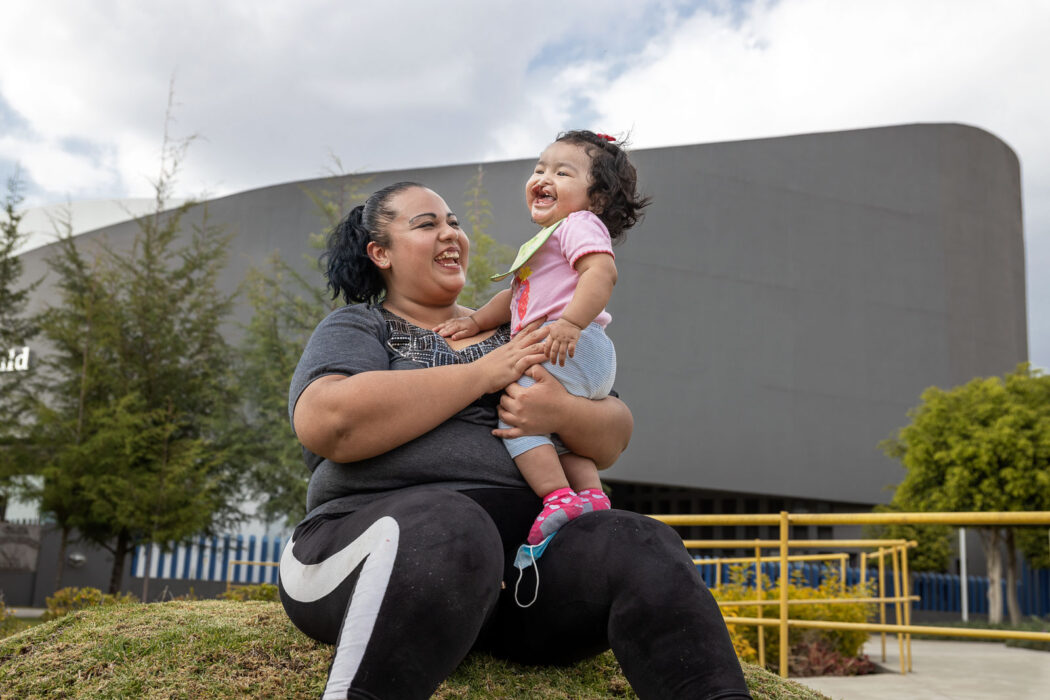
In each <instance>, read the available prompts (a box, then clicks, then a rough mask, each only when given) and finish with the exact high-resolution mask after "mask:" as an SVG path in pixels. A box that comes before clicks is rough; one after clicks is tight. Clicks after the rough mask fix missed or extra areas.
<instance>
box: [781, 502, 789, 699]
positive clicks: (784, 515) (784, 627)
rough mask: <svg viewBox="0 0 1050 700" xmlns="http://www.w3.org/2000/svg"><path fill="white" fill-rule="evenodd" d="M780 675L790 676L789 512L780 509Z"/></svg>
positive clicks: (782, 676) (783, 676)
mask: <svg viewBox="0 0 1050 700" xmlns="http://www.w3.org/2000/svg"><path fill="white" fill-rule="evenodd" d="M780 676H781V678H787V677H788V512H787V511H786V510H782V511H780Z"/></svg>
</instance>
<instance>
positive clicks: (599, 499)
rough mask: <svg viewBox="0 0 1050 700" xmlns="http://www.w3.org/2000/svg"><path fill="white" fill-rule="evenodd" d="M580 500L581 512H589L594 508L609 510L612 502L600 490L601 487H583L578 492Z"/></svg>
mask: <svg viewBox="0 0 1050 700" xmlns="http://www.w3.org/2000/svg"><path fill="white" fill-rule="evenodd" d="M577 495H579V497H580V500H581V501H583V512H584V513H590V512H592V511H595V510H609V509H610V508H612V503H610V502H609V497H608V496H606V495H605V493H604V492H602V490H601V489H583V490H582V491H580V493H579V494H577Z"/></svg>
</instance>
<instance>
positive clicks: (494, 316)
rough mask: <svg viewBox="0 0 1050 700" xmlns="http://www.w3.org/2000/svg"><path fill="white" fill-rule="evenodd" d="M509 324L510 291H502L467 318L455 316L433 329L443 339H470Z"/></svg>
mask: <svg viewBox="0 0 1050 700" xmlns="http://www.w3.org/2000/svg"><path fill="white" fill-rule="evenodd" d="M509 322H510V290H509V289H504V290H503V291H502V292H499V293H498V294H496V296H494V297H492V298H491V299H489V301H488V303H487V304H485V305H484V306H482V307H481V308H480V309H478V310H477V311H475V312H474V313H472V314H470V315H469V316H457V317H456V318H454V319H452V320H451V321H445V322H444V323H440V324H438V325H437V326H435V327H434V332H435V333H437V334H438V335H440V336H443V337H445V338H451V339H452V340H459V339H460V338H470V337H471V336H475V335H477V334H478V333H480V332H481V331H487V330H489V329H492V328H496V327H497V326H502V325H503V324H504V323H509Z"/></svg>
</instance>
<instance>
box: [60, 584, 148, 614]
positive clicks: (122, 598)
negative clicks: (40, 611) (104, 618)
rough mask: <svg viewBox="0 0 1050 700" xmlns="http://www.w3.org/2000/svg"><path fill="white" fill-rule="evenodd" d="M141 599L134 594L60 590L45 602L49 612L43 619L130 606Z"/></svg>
mask: <svg viewBox="0 0 1050 700" xmlns="http://www.w3.org/2000/svg"><path fill="white" fill-rule="evenodd" d="M137 602H139V599H138V598H137V597H136V596H135V595H134V594H132V593H118V594H116V595H110V594H109V593H103V592H102V591H100V590H99V589H97V588H90V587H89V588H76V587H69V588H60V589H59V590H57V591H55V593H54V595H52V596H50V597H49V598H47V600H45V604H46V605H47V612H45V613H44V616H43V619H45V620H54V619H57V618H59V617H62V616H63V615H68V614H69V613H71V612H73V611H75V610H83V609H84V608H92V607H95V606H99V605H128V604H129V603H137Z"/></svg>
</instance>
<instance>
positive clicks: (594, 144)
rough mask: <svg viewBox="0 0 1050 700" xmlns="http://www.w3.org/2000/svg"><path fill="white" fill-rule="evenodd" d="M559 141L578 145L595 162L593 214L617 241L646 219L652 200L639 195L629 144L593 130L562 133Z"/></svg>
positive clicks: (591, 192)
mask: <svg viewBox="0 0 1050 700" xmlns="http://www.w3.org/2000/svg"><path fill="white" fill-rule="evenodd" d="M555 141H556V142H558V141H560V142H564V143H572V144H576V145H578V146H580V147H582V148H583V149H584V151H585V152H586V153H587V155H588V156H590V159H591V186H590V187H589V188H587V196H588V197H589V198H590V200H591V205H592V207H593V211H594V213H595V214H597V215H598V218H599V219H601V220H602V223H603V224H605V227H606V228H607V229H609V236H610V237H611V238H612V239H613V240H614V241H617V240H619V239H621V238H622V237H623V235H624V233H626V232H627V229H629V228H631V227H632V226H634V225H635V224H636V223H638V222H639V221H640V220H641V218H642V211H641V210H642V208H643V207H646V206H648V205H649V203H650V202H651V201H652V198H651V197H642V196H639V195H638V192H637V186H638V173H637V171H636V170H635V169H634V166H633V165H631V161H630V160H628V159H627V152H626V151H624V150H623V147H624V146H626V145H627V144H626V142H625V141H619V142H615V141H609V140H608V139H607V138H605V137H604V136H599V135H598V134H596V133H594V132H593V131H586V130H584V129H579V130H576V131H565V132H562V133H561V134H558V138H557V139H555Z"/></svg>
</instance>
